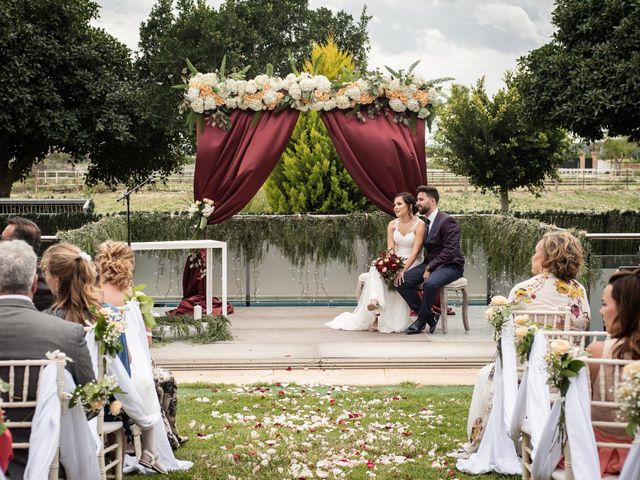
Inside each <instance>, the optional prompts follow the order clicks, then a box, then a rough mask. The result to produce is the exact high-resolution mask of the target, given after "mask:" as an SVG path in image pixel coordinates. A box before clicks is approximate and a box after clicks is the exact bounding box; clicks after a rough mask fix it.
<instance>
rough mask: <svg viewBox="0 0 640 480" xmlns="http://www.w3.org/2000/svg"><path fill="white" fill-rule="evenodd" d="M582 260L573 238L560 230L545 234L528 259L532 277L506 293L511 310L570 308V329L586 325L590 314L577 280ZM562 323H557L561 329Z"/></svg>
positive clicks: (578, 247) (586, 327)
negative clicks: (511, 305)
mask: <svg viewBox="0 0 640 480" xmlns="http://www.w3.org/2000/svg"><path fill="white" fill-rule="evenodd" d="M583 262H584V256H583V253H582V246H581V245H580V242H579V241H578V239H576V237H574V236H573V235H571V234H570V233H569V232H567V231H564V230H560V231H555V232H549V233H546V234H545V235H544V236H543V237H542V239H541V240H540V241H539V242H538V244H537V245H536V251H535V254H534V255H533V257H532V258H531V273H533V275H534V276H533V277H531V278H529V279H528V280H525V281H524V282H520V283H518V284H517V285H516V286H515V287H513V289H511V293H510V294H509V303H512V304H514V305H515V306H514V310H538V311H539V310H569V311H570V312H571V325H570V328H569V329H570V330H574V331H584V330H588V328H589V321H590V319H591V313H590V310H589V300H588V299H587V292H586V290H585V288H584V287H583V286H582V285H581V284H580V283H579V282H578V281H577V280H576V278H577V277H578V275H579V274H580V270H581V268H582V265H583ZM563 323H564V322H562V324H560V325H556V328H557V329H558V330H563V329H564V324H563Z"/></svg>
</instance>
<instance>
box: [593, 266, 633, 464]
mask: <svg viewBox="0 0 640 480" xmlns="http://www.w3.org/2000/svg"><path fill="white" fill-rule="evenodd" d="M600 314H601V315H602V319H603V321H604V325H605V328H606V329H607V332H609V334H610V335H611V339H609V340H605V341H604V342H593V343H592V344H591V345H589V346H588V347H587V352H589V353H590V354H591V355H592V356H593V357H594V358H615V359H625V360H640V269H638V270H635V271H633V272H632V271H619V272H616V273H614V274H613V275H612V276H611V278H610V279H609V284H608V285H607V286H606V287H605V289H604V291H603V292H602V308H600ZM589 373H590V374H591V385H592V391H593V393H592V395H593V400H599V401H608V402H611V401H614V400H615V392H614V391H612V390H613V385H614V378H613V377H614V368H613V367H602V366H599V365H589ZM601 375H603V376H604V386H605V388H604V397H605V398H602V393H601V391H600V385H601V383H602V379H601V378H600V376H601ZM591 417H592V419H593V420H599V421H605V422H607V421H608V422H615V421H618V419H617V413H616V411H615V410H613V409H611V408H607V407H601V406H596V405H593V406H592V407H591ZM594 432H595V436H596V440H597V441H601V442H624V443H631V442H632V440H633V439H632V438H631V437H629V436H628V435H626V433H625V431H624V429H616V428H608V427H594ZM628 453H629V450H628V449H626V448H608V447H599V448H598V455H599V457H600V474H601V475H602V476H603V477H604V476H605V475H615V474H618V473H620V471H621V470H622V466H623V465H624V461H625V460H626V458H627V454H628Z"/></svg>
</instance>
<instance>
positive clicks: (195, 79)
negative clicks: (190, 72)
mask: <svg viewBox="0 0 640 480" xmlns="http://www.w3.org/2000/svg"><path fill="white" fill-rule="evenodd" d="M191 82H193V83H203V82H204V74H203V73H196V74H195V75H194V76H193V77H191V80H189V83H191Z"/></svg>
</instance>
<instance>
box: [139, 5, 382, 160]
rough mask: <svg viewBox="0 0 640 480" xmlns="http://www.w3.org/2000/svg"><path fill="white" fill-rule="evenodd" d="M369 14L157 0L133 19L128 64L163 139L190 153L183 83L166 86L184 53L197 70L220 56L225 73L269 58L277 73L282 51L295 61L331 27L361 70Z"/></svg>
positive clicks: (212, 67) (177, 79)
mask: <svg viewBox="0 0 640 480" xmlns="http://www.w3.org/2000/svg"><path fill="white" fill-rule="evenodd" d="M209 3H210V2H209ZM370 18H371V17H369V16H368V15H367V14H366V8H365V9H363V11H362V15H361V16H360V19H359V20H358V21H355V20H354V18H353V17H352V16H351V15H349V14H347V13H345V12H344V11H342V10H340V11H338V12H335V13H334V12H332V11H331V10H329V9H326V8H319V9H317V10H313V9H310V8H309V6H308V1H307V0H302V1H300V0H270V1H268V2H264V1H258V0H225V1H224V2H222V4H221V5H220V7H219V9H218V10H216V9H215V7H212V6H210V5H208V4H207V3H206V2H204V1H194V0H179V1H177V2H174V1H173V0H157V2H156V4H155V5H154V6H153V8H152V10H151V14H150V16H149V18H148V19H147V20H146V21H145V22H143V23H142V25H141V27H140V44H139V47H140V48H139V54H138V57H137V59H136V62H135V70H136V74H137V76H138V77H139V79H140V80H139V81H140V83H141V84H142V85H144V92H145V98H146V99H147V100H148V101H150V102H151V105H153V112H151V113H152V114H153V116H154V119H155V118H158V119H159V120H161V122H162V127H163V130H162V134H163V136H164V139H165V142H167V143H168V144H169V145H171V146H172V148H173V149H174V150H176V151H179V152H182V153H183V154H186V153H193V147H194V143H193V142H194V141H195V139H193V138H192V136H191V135H186V134H187V129H186V128H185V125H184V117H183V116H182V115H181V114H180V113H179V112H178V105H180V103H181V102H182V95H183V91H182V90H176V89H172V88H171V87H172V86H173V85H177V84H180V83H182V82H183V78H182V77H185V76H186V75H187V74H188V69H187V68H185V59H189V60H190V63H191V65H192V66H194V68H197V70H199V71H201V72H213V71H216V70H217V69H218V68H219V67H220V65H221V64H222V62H223V60H224V62H225V64H224V71H226V72H227V73H226V74H227V76H229V75H230V74H233V73H234V72H238V71H244V73H245V74H246V75H247V76H249V77H254V76H256V75H258V74H261V73H264V72H265V71H266V69H267V66H268V65H269V64H270V65H272V68H273V71H274V74H276V75H280V76H283V77H284V76H285V75H286V74H287V73H289V72H290V68H291V64H290V59H292V61H293V62H294V63H296V62H297V63H301V62H302V61H303V60H304V59H305V58H308V57H309V56H310V54H311V48H312V45H313V43H314V42H320V41H322V40H324V39H325V38H327V37H328V36H329V35H333V36H334V38H335V40H336V42H337V43H338V44H339V45H341V47H342V48H343V49H344V50H346V51H347V52H349V53H350V54H351V55H352V56H353V57H354V58H355V59H356V62H357V64H358V67H360V68H361V69H362V70H364V69H366V55H367V51H368V49H369V36H368V33H367V25H368V23H369V20H370ZM181 72H182V73H181Z"/></svg>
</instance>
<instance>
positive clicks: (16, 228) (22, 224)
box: [2, 217, 53, 312]
mask: <svg viewBox="0 0 640 480" xmlns="http://www.w3.org/2000/svg"><path fill="white" fill-rule="evenodd" d="M40 238H41V235H40V229H39V228H38V225H36V224H35V223H33V222H32V221H31V220H28V219H26V218H22V217H13V218H10V219H9V220H7V226H6V227H5V229H4V230H3V231H2V240H24V241H25V242H27V243H28V244H29V245H31V248H33V251H34V252H36V255H38V252H39V251H40V245H41V241H40ZM51 303H53V294H52V293H51V290H49V287H48V286H47V284H46V282H45V281H44V275H43V274H42V271H41V270H40V269H39V268H38V289H37V290H36V293H34V294H33V304H34V305H35V306H36V308H37V309H38V310H40V311H41V312H42V311H43V310H46V309H48V308H49V307H50V306H51Z"/></svg>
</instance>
